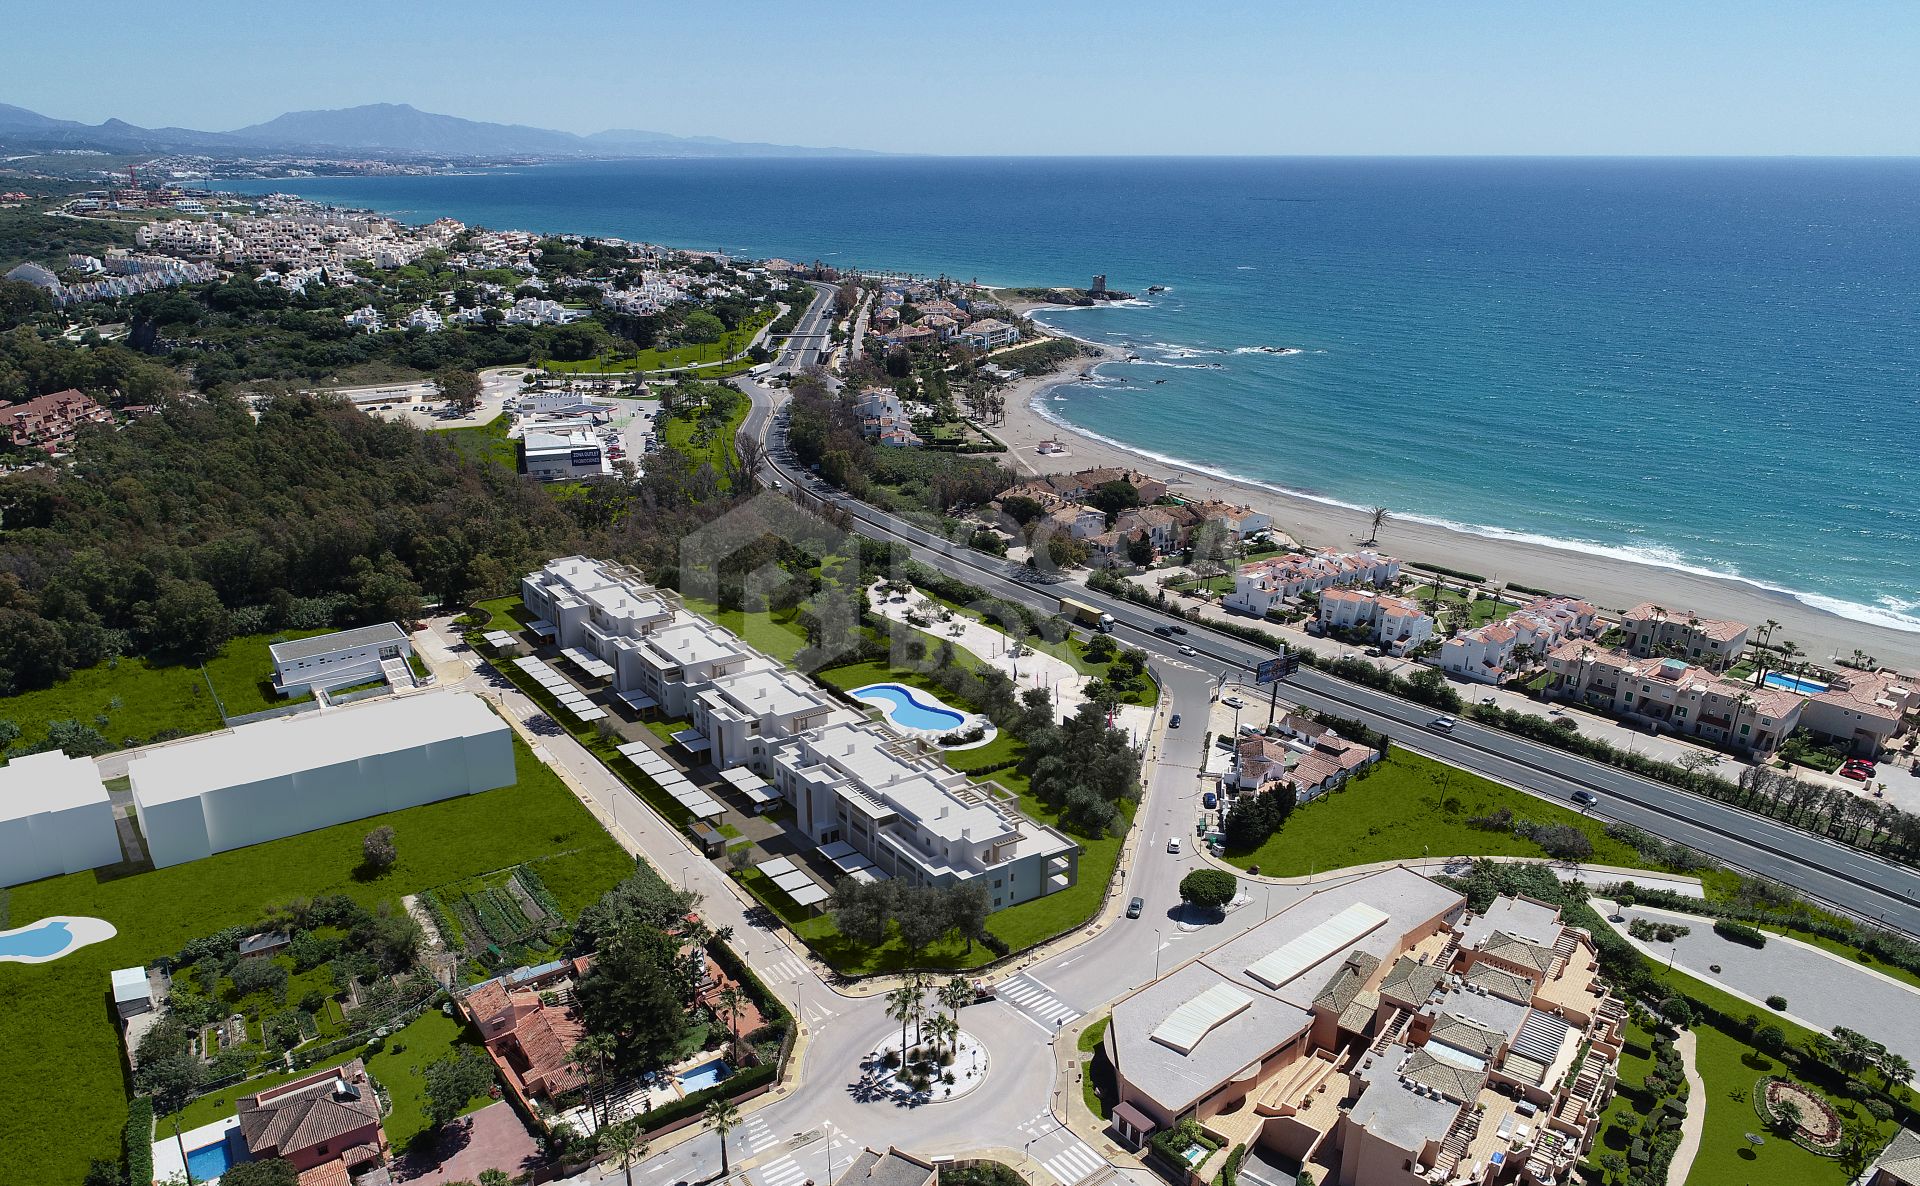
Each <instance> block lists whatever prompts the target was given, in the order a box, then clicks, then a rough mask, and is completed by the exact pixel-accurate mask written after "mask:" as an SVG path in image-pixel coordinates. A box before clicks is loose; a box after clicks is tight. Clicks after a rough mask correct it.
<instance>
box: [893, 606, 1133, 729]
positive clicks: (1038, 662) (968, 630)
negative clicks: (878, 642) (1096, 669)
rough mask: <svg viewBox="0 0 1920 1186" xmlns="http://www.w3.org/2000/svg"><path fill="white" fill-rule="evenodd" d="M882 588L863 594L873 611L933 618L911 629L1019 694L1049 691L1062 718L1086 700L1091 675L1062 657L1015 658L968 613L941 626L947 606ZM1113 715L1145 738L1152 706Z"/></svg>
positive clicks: (1005, 641)
mask: <svg viewBox="0 0 1920 1186" xmlns="http://www.w3.org/2000/svg"><path fill="white" fill-rule="evenodd" d="M885 585H886V582H884V581H883V582H881V583H880V584H879V585H876V586H873V587H871V588H869V589H868V590H867V592H868V594H869V598H870V600H871V601H872V603H873V610H874V612H875V613H877V614H880V615H882V616H883V617H887V618H891V619H892V620H894V621H896V622H906V620H907V614H908V613H910V612H913V611H920V612H921V613H923V614H931V615H932V616H933V617H934V618H935V619H936V620H935V621H934V622H933V624H932V625H930V626H923V627H916V629H920V630H924V631H925V632H926V633H928V634H931V635H933V636H934V637H936V638H941V639H951V640H952V642H953V645H954V646H956V647H959V648H960V649H962V650H964V651H967V652H969V653H971V654H972V655H974V656H975V657H977V658H978V659H979V660H980V661H981V662H983V663H985V664H987V665H988V666H989V667H992V668H993V669H994V670H996V671H998V672H1000V673H1001V674H1002V675H1005V676H1007V677H1008V678H1010V679H1012V680H1013V682H1014V686H1015V688H1016V689H1017V690H1019V691H1025V690H1026V689H1027V688H1051V689H1052V691H1053V702H1054V705H1055V706H1056V707H1058V708H1059V709H1060V715H1061V717H1062V718H1063V719H1064V718H1066V717H1070V716H1072V715H1073V714H1074V713H1076V712H1078V711H1079V710H1080V706H1081V705H1082V704H1085V703H1086V702H1087V697H1086V694H1085V693H1086V687H1087V685H1088V684H1089V683H1091V682H1092V681H1093V679H1094V677H1093V676H1089V675H1081V674H1080V673H1079V672H1078V671H1077V670H1075V669H1074V666H1073V664H1071V663H1069V662H1067V661H1066V660H1065V659H1060V658H1056V657H1055V656H1053V655H1049V654H1048V653H1047V652H1045V651H1041V650H1035V649H1032V648H1027V649H1026V650H1024V651H1023V652H1022V653H1021V654H1019V655H1015V654H1013V653H1012V645H1011V644H1012V642H1013V639H1011V638H1009V637H1008V636H1007V635H1006V634H1005V633H1004V632H1002V631H999V630H995V629H994V628H993V627H991V626H988V625H985V624H984V623H982V622H981V621H979V620H978V619H977V618H975V617H973V616H972V614H971V613H956V614H954V615H953V618H952V620H951V621H947V622H942V621H939V620H937V619H938V616H939V613H940V611H941V610H943V609H945V608H946V607H945V606H942V605H941V604H940V603H939V602H937V601H933V600H931V599H929V598H928V597H926V596H925V595H924V594H921V593H919V592H918V591H915V592H912V593H905V594H892V595H889V594H888V593H887V591H886V588H885ZM929 607H931V608H929ZM1113 717H1114V724H1115V725H1116V726H1117V727H1118V728H1121V729H1125V730H1126V731H1127V733H1128V734H1129V735H1130V736H1132V737H1134V738H1135V739H1138V738H1141V737H1144V736H1146V734H1147V731H1148V728H1149V727H1150V726H1151V724H1152V722H1153V706H1152V705H1146V704H1123V705H1121V706H1120V707H1119V708H1117V709H1115V710H1114V714H1113Z"/></svg>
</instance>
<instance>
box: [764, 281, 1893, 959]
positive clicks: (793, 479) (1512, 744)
mask: <svg viewBox="0 0 1920 1186" xmlns="http://www.w3.org/2000/svg"><path fill="white" fill-rule="evenodd" d="M819 287H820V290H821V291H820V296H819V297H818V299H816V301H815V303H814V305H813V307H812V308H811V309H810V310H809V313H808V316H807V317H806V318H803V320H802V325H803V326H805V325H808V324H817V323H818V319H819V318H820V317H821V316H823V315H824V314H825V312H826V311H827V310H828V309H830V308H831V301H832V289H831V288H830V287H827V286H824V285H823V286H819ZM797 339H798V335H796V340H797ZM788 353H789V354H792V355H796V356H803V355H806V354H809V353H811V351H810V350H809V349H808V348H807V347H805V346H801V347H799V348H790V349H789V351H788ZM783 365H784V363H783ZM791 365H793V366H795V367H798V366H803V365H804V364H799V363H794V364H791ZM743 387H744V388H745V389H746V390H747V392H748V394H749V395H750V396H752V398H753V411H752V412H751V414H750V415H749V417H748V419H747V422H746V424H745V425H744V426H743V431H744V432H746V433H748V434H749V435H750V436H753V437H755V438H757V439H759V440H761V441H763V442H765V443H767V444H768V445H769V448H768V449H767V450H766V456H767V460H766V466H767V470H768V473H769V474H770V475H771V476H774V477H777V478H779V479H781V480H782V481H784V482H786V483H788V484H789V485H790V486H791V488H792V489H793V490H794V491H795V492H796V493H798V494H804V495H810V496H812V497H814V498H815V499H817V500H819V501H822V502H826V503H829V504H831V505H833V506H836V507H837V508H839V509H840V510H842V511H844V512H846V513H847V514H849V515H850V516H851V517H852V519H853V522H854V524H855V528H856V530H858V531H859V532H860V533H861V534H863V535H867V536H870V537H872V538H875V539H882V540H889V541H896V542H899V543H903V544H906V545H907V546H908V547H909V549H910V550H911V552H912V554H913V556H914V558H915V559H916V560H919V561H921V562H922V563H925V564H928V565H930V566H931V567H933V568H936V569H938V570H940V571H942V572H945V573H947V574H949V575H952V576H955V577H958V578H961V579H963V580H966V581H968V582H969V583H971V584H973V585H975V586H977V587H979V588H981V589H983V590H985V591H986V592H988V593H990V594H992V595H993V596H996V597H1001V598H1005V599H1006V600H1009V601H1015V602H1019V603H1021V604H1024V605H1027V606H1028V607H1030V608H1032V609H1034V610H1036V611H1038V612H1040V613H1042V614H1052V613H1054V612H1056V611H1057V610H1058V608H1059V601H1058V594H1057V593H1055V592H1054V591H1052V589H1051V588H1050V586H1049V585H1047V584H1044V583H1043V584H1038V585H1036V583H1035V582H1036V581H1044V580H1045V579H1046V578H1044V577H1036V576H1035V575H1034V574H1031V573H1027V572H1025V571H1024V570H1022V569H1021V568H1019V567H1018V566H1017V565H1014V564H1011V563H1010V562H1008V561H1005V560H1001V559H998V558H996V557H992V556H988V555H985V554H983V553H980V552H976V551H974V550H973V549H971V548H968V547H966V546H965V545H964V544H960V543H955V542H954V541H950V540H946V539H943V538H941V537H939V536H936V535H934V534H932V533H930V532H927V531H925V530H922V529H921V528H919V527H916V526H914V525H913V524H911V523H908V522H906V521H905V520H903V519H901V518H899V517H898V516H895V515H891V514H888V513H885V512H882V511H879V510H877V509H875V508H873V507H871V506H868V505H866V504H864V503H860V502H857V501H855V500H854V499H852V498H849V497H847V496H845V495H843V494H840V493H839V492H837V491H834V490H832V489H831V488H829V487H827V486H825V485H824V484H823V483H821V482H820V481H819V480H818V479H817V478H815V477H814V476H812V475H811V474H809V473H807V472H805V471H804V470H801V469H799V468H798V467H797V466H795V465H793V464H792V463H791V461H790V460H788V459H787V458H786V453H785V449H784V445H783V438H782V436H781V432H780V425H779V423H778V416H777V410H778V408H779V405H780V402H781V401H782V400H783V399H784V393H782V392H777V391H775V390H773V389H770V388H766V387H762V386H760V385H759V384H757V383H753V382H745V383H743ZM1065 588H1067V589H1068V590H1070V592H1071V595H1072V596H1073V597H1074V598H1075V599H1076V600H1081V601H1085V602H1088V603H1090V604H1093V605H1095V606H1097V607H1099V608H1100V609H1103V610H1105V611H1106V612H1108V613H1111V614H1112V615H1113V616H1114V619H1115V621H1116V623H1117V628H1116V635H1117V637H1119V638H1120V639H1121V640H1122V641H1124V642H1126V643H1128V644H1130V645H1133V646H1136V647H1139V648H1140V649H1142V650H1144V651H1146V652H1147V653H1148V654H1149V655H1152V656H1154V657H1155V658H1156V659H1158V660H1160V661H1162V662H1166V661H1168V660H1176V661H1184V662H1185V663H1186V664H1189V665H1191V666H1194V667H1197V668H1199V669H1201V670H1204V671H1207V672H1208V673H1210V674H1211V675H1212V676H1213V677H1214V678H1215V679H1216V681H1227V682H1239V681H1241V680H1242V679H1243V678H1245V679H1247V680H1248V682H1251V678H1250V672H1251V669H1252V666H1253V664H1254V663H1256V662H1258V661H1259V660H1260V659H1264V658H1269V657H1271V652H1269V651H1266V650H1264V649H1262V648H1259V647H1255V646H1253V645H1251V644H1249V643H1246V642H1243V641H1241V640H1240V639H1237V638H1234V637H1232V636H1230V635H1226V634H1221V633H1218V632H1216V631H1213V630H1209V629H1208V628H1206V627H1205V626H1204V625H1202V624H1199V623H1183V624H1184V625H1186V627H1187V629H1188V631H1189V633H1188V634H1186V635H1185V636H1184V637H1182V638H1178V639H1168V638H1165V637H1162V636H1160V635H1156V634H1155V633H1153V630H1154V627H1156V626H1164V625H1167V624H1169V623H1170V622H1171V621H1173V619H1171V618H1169V617H1167V616H1165V615H1162V614H1158V613H1156V612H1154V611H1153V610H1151V609H1149V608H1147V607H1144V606H1139V605H1135V604H1133V603H1131V602H1126V601H1121V600H1117V599H1114V598H1111V597H1108V596H1106V595H1104V594H1101V593H1097V592H1094V591H1092V590H1089V589H1086V588H1084V587H1082V586H1078V585H1074V586H1067V587H1065ZM1182 644H1184V645H1187V646H1189V647H1191V648H1192V649H1193V651H1194V652H1195V653H1194V654H1193V655H1191V656H1184V657H1183V656H1181V655H1180V652H1179V647H1180V646H1181V645H1182ZM1283 694H1284V695H1285V696H1286V698H1287V699H1289V700H1292V701H1295V702H1297V703H1300V704H1303V705H1305V706H1307V707H1309V708H1315V709H1320V710H1322V711H1327V712H1335V713H1339V714H1341V715H1343V716H1349V717H1353V718H1356V719H1359V720H1361V721H1363V722H1364V723H1365V724H1367V725H1368V727H1370V728H1374V729H1378V730H1379V731H1381V732H1382V733H1385V734H1386V735H1388V736H1389V737H1391V738H1392V739H1393V740H1394V742H1395V743H1396V744H1402V745H1406V746H1407V747H1408V748H1409V749H1412V750H1415V751H1417V752H1420V753H1425V754H1428V755H1430V756H1433V757H1437V758H1440V759H1442V760H1444V761H1447V762H1450V763H1453V764H1455V765H1458V766H1461V767H1463V768H1465V769H1468V770H1472V771H1475V772H1476V773H1479V774H1484V775H1486V776H1488V777H1490V778H1494V779H1497V780H1499V781H1501V782H1505V783H1509V784H1512V785H1514V786H1518V787H1520V788H1522V789H1524V790H1527V791H1530V792H1532V793H1534V794H1536V795H1540V796H1541V797H1543V798H1547V799H1551V800H1556V801H1558V802H1561V803H1567V802H1568V800H1569V797H1570V796H1571V794H1572V793H1573V791H1575V790H1577V789H1585V790H1590V791H1592V792H1594V793H1595V794H1596V795H1598V796H1600V802H1599V804H1598V805H1597V806H1596V807H1595V808H1594V809H1593V814H1596V815H1598V816H1601V817H1604V818H1607V819H1614V820H1620V821H1623V822H1626V823H1630V824H1633V825H1635V826H1637V827H1640V828H1643V829H1645V830H1646V831H1648V832H1651V833H1653V834H1655V835H1657V836H1662V837H1665V838H1667V839H1669V840H1675V841H1679V842H1680V843H1683V844H1686V845H1689V846H1690V847H1693V848H1695V849H1698V850H1699V851H1700V852H1702V853H1705V854H1707V855H1708V856H1710V857H1712V858H1714V859H1715V860H1718V861H1721V862H1723V863H1725V864H1727V865H1729V866H1732V867H1735V868H1738V869H1744V870H1746V871H1748V872H1751V873H1756V874H1759V875H1761V876H1764V877H1768V878H1772V879H1774V880H1776V881H1779V882H1782V883H1784V884H1786V885H1790V886H1793V887H1795V888H1797V889H1799V890H1800V891H1802V892H1804V893H1806V894H1809V895H1811V896H1813V897H1815V898H1818V899H1820V900H1822V901H1824V902H1826V903H1829V904H1831V905H1833V906H1837V907H1839V908H1840V909H1842V910H1845V911H1847V912H1850V913H1852V914H1854V915H1856V916H1858V917H1860V918H1864V919H1871V920H1875V921H1878V922H1882V923H1884V924H1886V925H1888V926H1891V927H1896V928H1898V929H1900V930H1902V931H1906V932H1908V933H1909V934H1920V874H1917V873H1916V872H1915V871H1914V870H1912V869H1909V868H1906V867H1904V866H1900V865H1896V864H1894V863H1892V862H1890V861H1885V860H1882V859H1880V858H1878V857H1874V856H1871V855H1868V854H1866V853H1862V852H1860V851H1858V850H1856V849H1852V848H1849V847H1847V846H1845V845H1842V844H1839V843H1837V842H1835V841H1832V840H1828V839H1825V838H1823V837H1819V836H1814V835H1811V834H1809V833H1807V832H1804V831H1801V830H1799V829H1796V828H1792V827H1788V826H1787V825H1785V824H1782V823H1780V822H1778V821H1775V820H1772V819H1768V818H1766V817H1764V816H1759V815H1756V814H1754V813H1752V812H1748V811H1744V810H1741V809H1739V808H1736V807H1733V806H1730V805H1728V804H1725V803H1720V802H1717V801H1714V800H1711V799H1707V798H1704V797H1702V796H1698V795H1693V794H1690V793H1688V792H1685V791H1681V790H1678V789H1676V788H1674V787H1670V786H1667V785H1665V784H1663V783H1658V782H1654V781H1653V780H1651V779H1646V778H1641V777H1639V776H1637V775H1634V774H1630V773H1628V772H1626V771H1623V770H1620V769H1617V768H1615V767H1611V766H1605V765H1602V764H1600V763H1597V762H1593V761H1590V760H1588V759H1586V758H1582V757H1579V756H1577V755H1574V754H1569V753H1565V752H1563V751H1560V750H1555V749H1550V748H1548V747H1546V746H1542V745H1539V744H1537V743H1534V742H1531V741H1528V740H1526V739H1524V738H1519V737H1515V736H1513V735H1511V734H1508V733H1503V732H1499V731H1495V730H1491V729H1487V728H1484V727H1482V726H1479V725H1475V724H1472V723H1471V722H1468V721H1464V720H1463V721H1461V722H1460V723H1459V724H1458V725H1457V726H1455V728H1454V729H1453V731H1452V733H1451V734H1444V733H1441V732H1438V731H1435V730H1433V729H1430V728H1428V724H1429V722H1431V721H1432V720H1433V719H1434V716H1435V713H1434V712H1433V710H1431V709H1428V708H1424V707H1422V706H1420V705H1418V704H1414V703H1412V702H1410V701H1406V700H1402V699H1400V698H1399V697H1395V696H1391V695H1387V694H1385V693H1381V692H1378V691H1375V690H1373V689H1370V688H1366V687H1362V686H1360V685H1358V684H1352V683H1348V682H1346V681H1345V680H1340V679H1336V678H1334V677H1332V676H1329V675H1327V674H1325V673H1323V672H1320V671H1316V670H1313V669H1311V668H1302V669H1301V670H1300V671H1299V672H1298V673H1297V674H1296V675H1294V676H1293V677H1291V678H1290V679H1289V681H1288V682H1287V685H1286V688H1285V689H1284V693H1283ZM1205 706H1206V701H1205V700H1204V699H1200V700H1197V701H1195V702H1190V703H1184V704H1183V703H1180V702H1175V703H1174V704H1173V705H1172V706H1171V707H1172V711H1175V712H1181V713H1185V714H1188V715H1190V716H1191V717H1192V719H1195V720H1200V719H1205V714H1204V710H1205ZM1193 714H1199V715H1193Z"/></svg>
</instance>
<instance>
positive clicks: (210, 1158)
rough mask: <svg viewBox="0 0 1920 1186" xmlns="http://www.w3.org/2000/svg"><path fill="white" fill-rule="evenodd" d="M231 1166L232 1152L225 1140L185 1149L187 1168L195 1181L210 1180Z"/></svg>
mask: <svg viewBox="0 0 1920 1186" xmlns="http://www.w3.org/2000/svg"><path fill="white" fill-rule="evenodd" d="M232 1168H233V1153H232V1151H231V1150H229V1149H228V1148H227V1142H225V1141H221V1142H219V1143H217V1144H213V1145H202V1146H201V1147H200V1148H198V1149H189V1150H187V1169H188V1170H189V1171H190V1172H191V1173H192V1174H193V1180H194V1181H196V1182H207V1181H211V1180H212V1179H214V1178H217V1177H219V1176H220V1175H221V1174H224V1173H226V1172H227V1171H228V1170H229V1169H232Z"/></svg>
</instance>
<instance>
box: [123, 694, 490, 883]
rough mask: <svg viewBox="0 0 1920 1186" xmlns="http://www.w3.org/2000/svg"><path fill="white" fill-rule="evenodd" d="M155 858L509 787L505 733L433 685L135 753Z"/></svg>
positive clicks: (179, 858)
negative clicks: (407, 693)
mask: <svg viewBox="0 0 1920 1186" xmlns="http://www.w3.org/2000/svg"><path fill="white" fill-rule="evenodd" d="M127 777H128V778H129V779H130V780H131V781H132V783H133V803H134V810H135V811H136V812H137V813H138V815H139V819H140V830H141V833H142V834H143V835H144V836H145V837H146V841H147V852H148V854H149V855H150V856H151V857H152V859H153V863H154V865H155V866H157V867H161V868H164V867H166V866H168V865H178V864H180V863H182V862H184V861H191V860H197V859H199V858H200V857H204V856H209V855H211V854H213V853H216V852H226V851H228V850H230V849H235V848H244V847H246V846H247V845H250V844H259V843H262V842H263V841H267V840H277V839H279V838H281V837H283V836H292V835H295V834H297V833H300V832H310V831H312V830H314V829H315V828H324V827H328V826H330V825H332V824H339V823H345V822H347V821H349V820H356V819H364V818H366V817H367V816H370V815H379V814H381V813H382V812H387V811H395V810H398V809H399V808H403V807H417V806H419V805H421V804H423V803H432V802H435V801H437V800H440V799H450V798H453V797H454V796H456V795H470V794H474V793H476V792H479V791H489V790H493V789H495V788H496V787H504V786H511V785H512V784H513V782H514V779H515V774H514V766H513V734H512V732H511V730H509V729H508V728H507V723H506V722H505V721H503V720H501V719H500V718H499V717H497V716H495V715H494V714H493V712H492V711H491V710H489V709H488V708H487V706H486V704H485V703H483V702H482V701H481V700H480V698H479V697H477V696H472V695H468V694H465V693H454V692H437V693H428V694H424V695H419V696H406V697H400V698H396V699H386V700H375V701H371V702H369V703H367V704H363V705H355V706H353V707H351V708H343V709H337V710H332V711H324V712H317V713H305V714H303V715H301V716H296V717H281V718H278V719H276V720H270V721H260V722H257V723H255V724H251V725H242V726H240V727H239V728H238V729H234V730H232V731H231V732H227V733H215V734H211V735H209V736H206V737H198V738H194V739H192V740H190V741H184V742H181V743H180V744H178V745H171V746H166V747H163V748H161V749H157V750H153V751H152V752H150V753H147V754H145V755H142V756H141V757H138V758H135V759H134V760H133V761H132V762H131V763H130V764H129V765H128V767H127Z"/></svg>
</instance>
